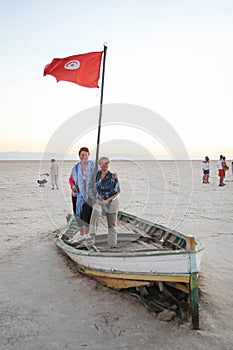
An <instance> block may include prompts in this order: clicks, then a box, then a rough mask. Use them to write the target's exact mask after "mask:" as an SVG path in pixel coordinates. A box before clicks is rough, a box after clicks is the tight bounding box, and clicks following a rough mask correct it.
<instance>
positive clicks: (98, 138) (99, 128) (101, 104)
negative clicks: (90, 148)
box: [94, 44, 107, 179]
mask: <svg viewBox="0 0 233 350" xmlns="http://www.w3.org/2000/svg"><path fill="white" fill-rule="evenodd" d="M106 54H107V46H106V45H105V44H104V56H103V69H102V83H101V95H100V109H99V125H98V134H97V145H96V157H95V175H94V179H95V178H96V173H97V169H98V159H99V145H100V131H101V120H102V110H103V94H104V74H105V61H106Z"/></svg>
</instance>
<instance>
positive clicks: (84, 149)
mask: <svg viewBox="0 0 233 350" xmlns="http://www.w3.org/2000/svg"><path fill="white" fill-rule="evenodd" d="M82 151H84V152H87V153H88V155H89V154H90V152H89V149H88V148H87V147H81V148H80V150H79V152H78V155H79V156H80V154H81V152H82Z"/></svg>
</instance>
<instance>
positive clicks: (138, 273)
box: [56, 211, 204, 329]
mask: <svg viewBox="0 0 233 350" xmlns="http://www.w3.org/2000/svg"><path fill="white" fill-rule="evenodd" d="M103 219H104V218H103ZM105 221H106V220H105ZM103 222H104V220H103ZM99 231H101V233H98V234H97V235H96V239H95V245H94V246H92V247H88V246H85V245H80V244H78V243H77V242H76V241H75V239H74V237H75V235H77V232H78V226H77V221H76V218H75V216H73V215H70V216H69V217H68V218H67V226H66V227H65V228H64V229H63V230H62V231H61V233H60V235H59V236H58V238H57V241H56V244H57V245H58V247H59V248H60V249H62V251H63V252H64V253H65V254H66V255H68V256H69V257H70V258H71V259H72V260H73V261H74V262H75V263H76V264H77V268H78V270H79V271H80V272H82V273H84V274H86V275H88V276H90V277H92V278H94V279H96V280H97V281H99V282H101V283H102V284H104V285H105V286H107V287H110V288H114V289H117V290H119V289H127V288H132V287H138V288H140V287H141V288H143V287H144V286H151V285H153V284H154V283H159V285H160V288H161V289H162V288H163V283H166V284H168V285H169V284H171V285H172V286H174V287H175V288H176V289H177V290H180V291H182V292H184V293H187V295H188V300H189V304H190V315H191V319H192V327H193V328H194V329H198V328H199V307H198V277H199V273H200V268H201V260H202V255H203V250H204V246H203V244H202V243H201V242H200V241H199V240H196V239H195V238H194V237H193V236H192V235H186V234H183V233H180V232H178V231H176V230H171V229H169V228H166V227H164V226H162V225H159V224H157V223H153V222H150V221H148V220H146V219H144V218H140V217H137V216H135V215H133V214H129V213H126V212H123V211H119V212H118V238H117V241H118V242H117V246H116V247H109V246H108V245H107V227H106V226H104V225H100V227H99Z"/></svg>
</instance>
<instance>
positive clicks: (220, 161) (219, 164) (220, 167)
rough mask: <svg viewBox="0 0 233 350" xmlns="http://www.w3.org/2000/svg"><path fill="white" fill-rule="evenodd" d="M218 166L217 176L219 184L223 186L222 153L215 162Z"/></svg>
mask: <svg viewBox="0 0 233 350" xmlns="http://www.w3.org/2000/svg"><path fill="white" fill-rule="evenodd" d="M217 166H218V176H219V186H224V185H225V184H224V183H223V180H224V177H225V170H224V169H223V155H222V154H221V155H220V157H219V160H218V163H217Z"/></svg>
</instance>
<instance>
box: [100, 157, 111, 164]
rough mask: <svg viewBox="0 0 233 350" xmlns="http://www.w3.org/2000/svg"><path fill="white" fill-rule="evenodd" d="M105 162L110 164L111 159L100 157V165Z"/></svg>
mask: <svg viewBox="0 0 233 350" xmlns="http://www.w3.org/2000/svg"><path fill="white" fill-rule="evenodd" d="M103 160H105V163H108V164H110V159H109V158H108V157H100V159H99V165H101V163H102V161H103Z"/></svg>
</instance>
